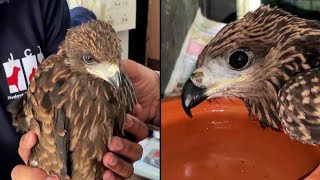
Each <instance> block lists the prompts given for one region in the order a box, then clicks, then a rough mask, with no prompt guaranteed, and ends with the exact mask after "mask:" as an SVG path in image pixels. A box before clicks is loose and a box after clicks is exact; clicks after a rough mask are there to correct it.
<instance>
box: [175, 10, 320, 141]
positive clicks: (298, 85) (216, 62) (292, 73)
mask: <svg viewBox="0 0 320 180" xmlns="http://www.w3.org/2000/svg"><path fill="white" fill-rule="evenodd" d="M319 67H320V23H319V22H318V21H314V20H306V19H302V18H299V17H296V16H294V15H292V14H290V13H288V12H285V11H283V10H280V9H279V8H270V7H269V6H261V7H260V8H258V9H257V10H256V11H254V12H252V13H251V12H250V13H248V14H246V15H245V16H244V17H243V18H242V19H239V20H237V21H234V22H232V23H230V24H228V25H226V26H225V27H224V28H223V29H221V31H220V32H219V33H218V34H217V35H216V36H215V37H214V38H213V39H212V40H211V41H210V42H209V44H208V45H207V46H206V47H205V48H204V50H203V51H202V53H201V54H200V55H199V58H198V61H197V65H196V70H195V71H194V72H193V73H192V75H191V76H190V78H189V79H188V80H187V82H186V83H185V85H184V88H183V93H182V96H181V98H182V104H183V107H184V109H185V111H186V113H187V114H188V115H189V116H191V112H190V109H191V108H192V107H194V106H196V105H198V104H199V103H200V102H201V101H203V100H205V99H208V98H215V97H230V96H233V97H238V98H240V99H242V100H243V101H244V102H245V104H246V107H247V108H248V110H249V113H250V115H252V116H254V117H257V118H258V119H259V120H260V124H261V125H262V126H267V127H271V128H273V129H277V130H282V129H283V130H284V132H285V133H286V134H288V135H289V136H290V137H291V138H293V139H297V140H299V141H301V142H303V143H308V144H314V145H315V144H319V143H320V69H319Z"/></svg>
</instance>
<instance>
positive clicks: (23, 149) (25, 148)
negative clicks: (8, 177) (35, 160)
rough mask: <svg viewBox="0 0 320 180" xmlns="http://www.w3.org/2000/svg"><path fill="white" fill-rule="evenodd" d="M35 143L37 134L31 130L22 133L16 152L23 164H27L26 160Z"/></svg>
mask: <svg viewBox="0 0 320 180" xmlns="http://www.w3.org/2000/svg"><path fill="white" fill-rule="evenodd" d="M36 143H37V135H36V134H35V133H34V132H32V131H30V132H28V133H26V134H24V135H23V136H22V137H21V139H20V143H19V149H18V153H19V155H20V157H21V159H22V160H23V161H24V163H25V164H27V162H28V158H29V155H30V152H31V148H32V147H33V146H34V145H35V144H36Z"/></svg>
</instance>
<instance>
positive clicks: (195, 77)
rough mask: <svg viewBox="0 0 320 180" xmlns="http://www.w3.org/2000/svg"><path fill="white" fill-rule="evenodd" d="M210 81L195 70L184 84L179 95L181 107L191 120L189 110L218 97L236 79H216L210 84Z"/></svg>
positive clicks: (200, 71) (206, 76)
mask: <svg viewBox="0 0 320 180" xmlns="http://www.w3.org/2000/svg"><path fill="white" fill-rule="evenodd" d="M211 80H213V79H209V77H208V75H205V74H204V73H203V71H202V70H201V69H197V70H196V71H194V73H193V74H192V75H191V77H190V78H189V79H188V80H187V81H186V83H185V84H184V86H183V89H182V94H181V100H182V106H183V109H184V111H185V112H186V114H188V116H189V117H190V118H192V114H191V108H193V107H195V106H197V105H198V104H200V103H201V102H203V101H204V100H206V99H208V98H211V97H213V96H218V95H219V93H220V92H221V91H222V90H223V89H224V87H226V86H227V85H228V84H230V83H232V82H235V81H236V79H225V78H221V79H219V78H217V79H215V80H213V81H214V82H212V83H211V82H210V81H211ZM194 82H196V83H197V84H195V83H194ZM209 82H210V83H209Z"/></svg>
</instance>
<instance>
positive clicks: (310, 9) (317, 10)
mask: <svg viewBox="0 0 320 180" xmlns="http://www.w3.org/2000/svg"><path fill="white" fill-rule="evenodd" d="M261 2H262V4H270V5H271V6H278V7H280V8H281V9H283V10H285V11H288V12H290V13H292V14H295V15H297V16H299V17H301V18H306V19H314V20H320V0H261Z"/></svg>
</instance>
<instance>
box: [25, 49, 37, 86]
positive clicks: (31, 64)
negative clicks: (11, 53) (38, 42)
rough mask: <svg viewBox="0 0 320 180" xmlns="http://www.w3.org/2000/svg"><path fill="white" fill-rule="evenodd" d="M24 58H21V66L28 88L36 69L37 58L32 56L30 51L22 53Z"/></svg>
mask: <svg viewBox="0 0 320 180" xmlns="http://www.w3.org/2000/svg"><path fill="white" fill-rule="evenodd" d="M24 56H25V57H24V58H22V64H23V68H24V72H25V73H26V77H27V82H28V86H29V84H30V82H31V79H32V78H33V76H34V74H35V73H36V70H37V69H38V64H37V58H36V56H35V55H32V53H31V50H30V49H26V50H25V51H24Z"/></svg>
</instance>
